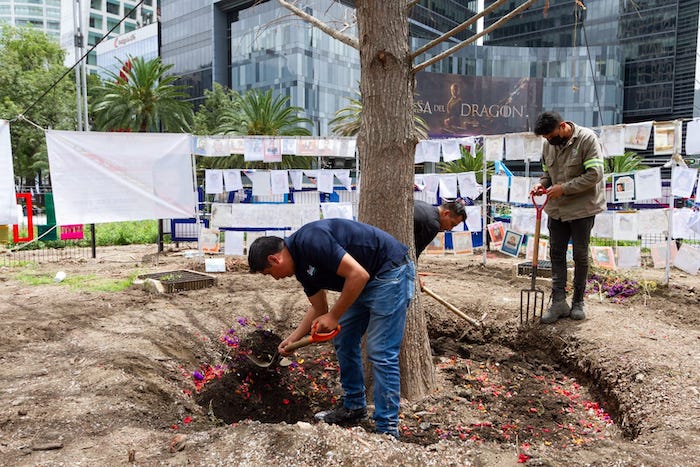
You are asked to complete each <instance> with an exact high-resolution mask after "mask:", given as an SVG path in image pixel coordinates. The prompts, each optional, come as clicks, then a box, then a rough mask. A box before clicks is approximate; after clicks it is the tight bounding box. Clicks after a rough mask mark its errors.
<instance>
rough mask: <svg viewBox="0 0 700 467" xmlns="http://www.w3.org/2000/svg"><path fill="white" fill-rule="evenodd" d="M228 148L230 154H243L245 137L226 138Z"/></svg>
mask: <svg viewBox="0 0 700 467" xmlns="http://www.w3.org/2000/svg"><path fill="white" fill-rule="evenodd" d="M228 149H229V151H230V153H231V154H243V151H245V139H244V138H229V139H228Z"/></svg>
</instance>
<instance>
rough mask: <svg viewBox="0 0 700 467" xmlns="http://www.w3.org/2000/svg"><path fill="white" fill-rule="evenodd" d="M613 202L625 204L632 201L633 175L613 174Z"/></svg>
mask: <svg viewBox="0 0 700 467" xmlns="http://www.w3.org/2000/svg"><path fill="white" fill-rule="evenodd" d="M612 178H613V202H615V203H626V202H630V201H634V175H633V174H632V173H627V174H613V176H612Z"/></svg>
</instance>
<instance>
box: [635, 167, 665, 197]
mask: <svg viewBox="0 0 700 467" xmlns="http://www.w3.org/2000/svg"><path fill="white" fill-rule="evenodd" d="M634 189H635V192H636V196H635V198H636V200H637V201H639V200H654V199H655V198H661V167H653V168H651V169H644V170H639V171H637V172H635V173H634Z"/></svg>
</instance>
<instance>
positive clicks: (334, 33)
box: [277, 0, 360, 50]
mask: <svg viewBox="0 0 700 467" xmlns="http://www.w3.org/2000/svg"><path fill="white" fill-rule="evenodd" d="M277 2H278V3H279V4H280V5H282V6H283V7H285V8H286V9H287V10H289V11H291V12H292V13H294V14H295V15H297V16H298V17H300V18H301V19H303V20H304V21H307V22H309V23H311V25H312V26H314V27H317V28H318V29H320V30H321V31H323V32H325V33H326V34H328V35H329V36H331V37H333V38H335V39H338V40H339V41H340V42H342V43H343V44H346V45H349V46H350V47H352V48H354V49H356V50H360V42H359V41H358V40H357V39H356V38H354V37H350V36H348V35H347V34H343V33H341V32H340V31H338V30H337V29H333V28H332V27H330V26H328V25H327V24H326V23H324V22H322V21H319V20H318V19H317V18H316V17H314V16H313V15H310V14H308V13H306V12H305V11H304V10H302V9H300V8H299V7H297V6H296V5H292V4H291V3H289V2H288V1H287V0H277Z"/></svg>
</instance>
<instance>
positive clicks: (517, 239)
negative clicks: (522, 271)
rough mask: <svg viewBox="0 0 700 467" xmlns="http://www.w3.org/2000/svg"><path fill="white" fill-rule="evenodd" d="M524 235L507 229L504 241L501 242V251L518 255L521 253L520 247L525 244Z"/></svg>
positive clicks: (510, 254)
mask: <svg viewBox="0 0 700 467" xmlns="http://www.w3.org/2000/svg"><path fill="white" fill-rule="evenodd" d="M524 237H525V235H523V234H521V233H518V232H514V231H513V230H506V232H505V236H504V237H503V242H502V243H501V253H505V254H507V255H509V256H515V257H517V256H518V253H520V247H521V245H522V244H523V238H524Z"/></svg>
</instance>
